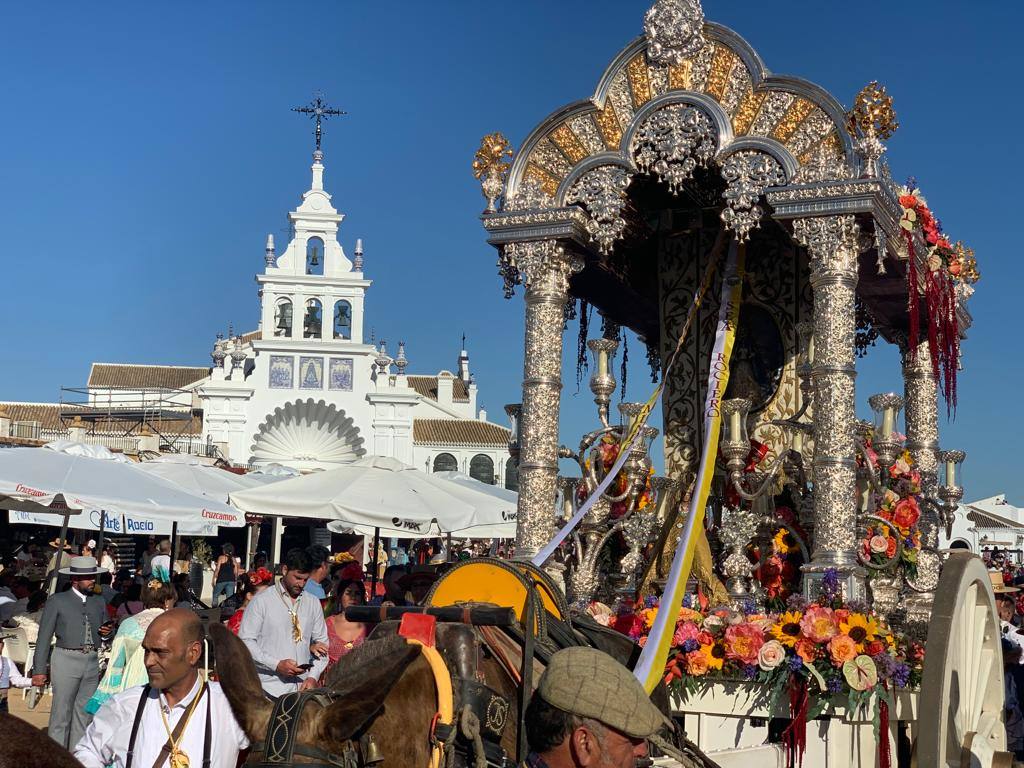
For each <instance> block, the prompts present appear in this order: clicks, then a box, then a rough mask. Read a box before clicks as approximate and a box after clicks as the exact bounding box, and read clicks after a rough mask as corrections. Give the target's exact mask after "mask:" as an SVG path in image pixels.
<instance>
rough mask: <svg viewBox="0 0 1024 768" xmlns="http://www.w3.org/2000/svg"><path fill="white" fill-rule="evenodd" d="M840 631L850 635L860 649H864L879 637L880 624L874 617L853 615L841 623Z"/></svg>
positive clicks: (861, 614)
mask: <svg viewBox="0 0 1024 768" xmlns="http://www.w3.org/2000/svg"><path fill="white" fill-rule="evenodd" d="M839 630H840V631H841V632H842V633H843V634H845V635H849V636H850V639H851V640H853V642H855V643H856V644H857V647H858V648H863V647H864V646H865V645H866V644H867V643H870V642H871V641H872V640H874V639H875V638H877V637H878V622H877V621H875V619H874V617H873V616H866V615H864V614H863V613H851V614H850V615H849V616H847V617H846V619H845V620H843V621H840V622H839Z"/></svg>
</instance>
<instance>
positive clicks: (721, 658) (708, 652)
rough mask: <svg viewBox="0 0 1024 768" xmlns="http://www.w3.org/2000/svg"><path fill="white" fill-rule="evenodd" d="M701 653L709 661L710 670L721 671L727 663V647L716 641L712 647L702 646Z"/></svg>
mask: <svg viewBox="0 0 1024 768" xmlns="http://www.w3.org/2000/svg"><path fill="white" fill-rule="evenodd" d="M700 652H701V653H703V654H704V656H705V658H707V660H708V669H721V668H722V664H724V663H725V645H724V644H723V643H721V642H720V641H715V642H714V643H712V644H711V645H702V646H701V647H700Z"/></svg>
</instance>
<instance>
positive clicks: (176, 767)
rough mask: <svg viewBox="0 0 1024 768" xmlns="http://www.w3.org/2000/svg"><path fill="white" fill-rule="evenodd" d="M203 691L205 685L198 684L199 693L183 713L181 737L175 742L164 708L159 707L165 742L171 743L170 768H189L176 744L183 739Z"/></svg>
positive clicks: (185, 756)
mask: <svg viewBox="0 0 1024 768" xmlns="http://www.w3.org/2000/svg"><path fill="white" fill-rule="evenodd" d="M205 689H206V683H205V682H201V683H200V684H199V692H198V693H197V694H196V697H195V698H194V699H192V703H191V704H190V705H189V707H188V712H186V713H185V724H184V725H183V726H182V727H181V735H180V736H178V740H177V741H175V740H174V733H173V731H172V730H171V725H170V723H169V722H168V721H167V715H166V714H165V713H164V708H163V707H162V706H161V707H160V718H161V719H162V720H163V721H164V730H166V731H167V740H168V741H169V742H170V743H171V759H170V763H169V766H170V768H189V761H188V755H186V754H185V753H184V752H182V751H181V750H180V749H179V748H178V744H180V743H181V741H182V739H184V738H185V731H186V730H188V724H189V721H190V720H191V719H192V713H193V712H195V711H196V705H197V704H199V700H200V699H201V698H203V691H204V690H205Z"/></svg>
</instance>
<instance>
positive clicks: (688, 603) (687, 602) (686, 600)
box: [683, 595, 693, 608]
mask: <svg viewBox="0 0 1024 768" xmlns="http://www.w3.org/2000/svg"><path fill="white" fill-rule="evenodd" d="M692 607H693V598H692V597H691V596H690V595H683V608H692Z"/></svg>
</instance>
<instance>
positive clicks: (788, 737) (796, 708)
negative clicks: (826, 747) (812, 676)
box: [782, 677, 808, 768]
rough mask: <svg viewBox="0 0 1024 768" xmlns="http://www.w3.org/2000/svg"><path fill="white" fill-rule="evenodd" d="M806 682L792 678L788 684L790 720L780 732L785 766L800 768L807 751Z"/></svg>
mask: <svg viewBox="0 0 1024 768" xmlns="http://www.w3.org/2000/svg"><path fill="white" fill-rule="evenodd" d="M807 705H808V696H807V681H806V680H801V679H799V678H795V677H794V678H793V679H792V680H791V681H790V684H789V716H790V718H791V719H792V721H791V722H790V724H789V725H788V726H786V730H784V731H783V732H782V741H783V743H785V745H786V766H787V768H794V766H799V767H800V768H802V766H803V764H804V750H805V749H807Z"/></svg>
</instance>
